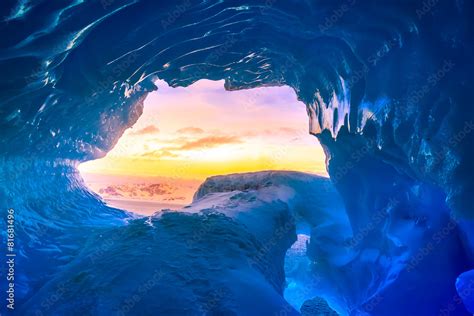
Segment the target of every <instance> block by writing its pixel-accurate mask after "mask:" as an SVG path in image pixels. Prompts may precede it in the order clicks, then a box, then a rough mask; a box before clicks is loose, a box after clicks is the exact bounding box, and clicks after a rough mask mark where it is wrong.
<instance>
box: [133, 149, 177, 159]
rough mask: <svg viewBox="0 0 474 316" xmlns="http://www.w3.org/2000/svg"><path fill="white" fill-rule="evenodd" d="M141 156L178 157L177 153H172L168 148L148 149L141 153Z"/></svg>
mask: <svg viewBox="0 0 474 316" xmlns="http://www.w3.org/2000/svg"><path fill="white" fill-rule="evenodd" d="M141 156H142V157H145V158H175V157H178V155H176V154H174V153H172V152H171V151H170V150H168V149H160V150H154V151H149V152H146V153H144V154H142V155H141Z"/></svg>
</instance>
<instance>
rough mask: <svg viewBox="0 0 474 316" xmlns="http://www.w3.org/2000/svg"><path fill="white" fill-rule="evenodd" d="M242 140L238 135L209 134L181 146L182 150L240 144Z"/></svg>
mask: <svg viewBox="0 0 474 316" xmlns="http://www.w3.org/2000/svg"><path fill="white" fill-rule="evenodd" d="M241 142H242V140H241V139H240V138H238V137H237V136H208V137H203V138H200V139H197V140H194V141H190V142H187V143H185V144H183V145H181V146H180V147H179V149H180V150H190V149H200V148H211V147H217V146H221V145H228V144H238V143H241Z"/></svg>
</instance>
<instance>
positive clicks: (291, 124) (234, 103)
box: [80, 80, 326, 179]
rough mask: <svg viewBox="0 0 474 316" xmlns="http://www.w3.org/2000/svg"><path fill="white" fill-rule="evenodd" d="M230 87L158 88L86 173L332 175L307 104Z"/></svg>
mask: <svg viewBox="0 0 474 316" xmlns="http://www.w3.org/2000/svg"><path fill="white" fill-rule="evenodd" d="M223 86H224V82H223V81H209V80H201V81H199V82H197V83H195V84H193V85H192V86H190V87H187V88H171V87H168V85H167V84H166V83H165V82H162V81H159V82H158V88H159V89H158V91H157V92H155V93H152V94H150V95H149V96H148V98H147V99H146V101H145V108H144V112H143V115H142V116H141V118H140V119H139V120H138V122H137V123H136V124H135V125H134V126H133V128H131V129H129V130H127V131H126V132H125V134H124V135H123V136H122V138H121V139H120V140H119V142H118V144H117V145H116V146H115V148H114V149H113V150H112V151H111V152H109V153H108V154H107V156H106V157H105V158H103V159H99V160H95V161H89V162H87V163H84V164H82V165H81V166H80V170H81V172H83V173H84V172H85V173H96V174H114V175H138V176H162V177H173V178H182V179H204V178H206V177H208V176H211V175H218V174H228V173H235V172H247V171H258V170H269V169H283V170H298V171H305V172H312V173H318V174H324V175H325V174H326V170H325V166H324V154H323V151H322V149H321V147H320V145H319V144H318V141H317V139H316V138H315V137H314V136H311V135H309V134H308V118H307V114H306V109H305V107H304V105H303V103H301V102H298V101H297V99H296V95H295V93H294V91H293V90H292V89H290V88H288V87H273V88H258V89H252V90H242V91H231V92H229V91H225V90H224V87H223Z"/></svg>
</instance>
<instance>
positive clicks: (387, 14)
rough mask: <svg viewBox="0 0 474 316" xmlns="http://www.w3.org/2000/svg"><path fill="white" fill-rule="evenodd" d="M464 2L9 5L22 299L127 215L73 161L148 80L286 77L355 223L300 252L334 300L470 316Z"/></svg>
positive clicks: (1, 93)
mask: <svg viewBox="0 0 474 316" xmlns="http://www.w3.org/2000/svg"><path fill="white" fill-rule="evenodd" d="M473 14H474V8H473V4H472V2H470V1H454V2H448V1H432V2H429V1H421V0H420V1H389V0H387V1H382V2H381V1H374V0H372V1H371V0H364V1H351V0H347V1H317V0H315V1H293V0H292V1H264V2H261V1H192V0H189V1H188V0H184V1H182V2H164V1H145V0H137V1H130V0H116V1H100V2H99V1H76V0H70V1H60V2H51V1H46V0H43V1H41V0H33V1H23V0H6V1H4V2H2V4H1V5H0V16H2V17H3V18H2V20H1V22H0V32H1V35H2V40H1V41H0V70H1V73H2V77H1V78H0V87H1V89H0V130H1V135H0V155H1V160H0V164H1V175H2V176H1V177H0V181H1V182H0V197H1V199H0V205H1V209H2V214H5V216H6V210H7V209H9V208H14V209H16V214H17V217H18V222H17V225H18V226H17V227H18V235H17V246H18V247H17V251H18V260H19V264H18V269H19V270H18V292H17V303H18V304H23V303H25V302H26V301H28V300H29V299H31V298H32V297H33V296H34V295H35V294H36V293H37V291H38V289H39V287H41V286H42V285H43V284H45V282H47V281H48V280H50V279H51V278H54V277H55V275H56V274H57V273H60V272H61V271H64V268H65V266H66V265H67V264H68V263H70V262H71V261H72V260H74V258H76V256H78V254H79V253H80V252H81V250H82V249H84V247H85V246H84V245H85V243H86V241H87V239H88V238H89V237H90V236H92V235H93V233H94V232H99V235H100V231H101V230H103V229H106V230H108V229H115V228H116V227H121V226H123V227H127V225H128V224H127V223H128V220H129V219H130V215H129V214H127V213H124V212H122V211H118V210H114V209H111V208H108V207H106V206H104V205H103V203H102V202H100V201H99V200H98V198H97V197H96V196H94V195H92V194H90V193H89V192H88V191H87V190H86V189H85V188H84V186H83V183H82V182H81V180H80V179H79V177H78V175H77V172H76V170H75V167H76V166H77V164H78V163H80V162H81V161H85V160H89V159H94V158H99V157H102V156H104V155H105V154H106V153H107V151H109V150H110V149H111V148H112V147H113V146H114V144H115V143H116V142H117V140H118V138H119V137H120V136H121V134H122V133H123V131H124V130H125V129H127V128H128V127H130V126H132V125H133V123H134V122H135V121H136V120H137V119H138V117H139V116H140V115H141V113H142V102H143V100H144V98H145V97H146V95H147V93H148V92H150V91H153V90H154V89H156V88H155V86H154V85H153V80H154V79H155V78H161V79H164V80H166V81H167V82H168V83H170V84H171V85H173V86H187V85H189V84H191V83H193V82H195V81H196V80H199V79H202V78H207V79H216V80H217V79H225V82H226V83H225V86H226V88H227V89H228V90H234V89H247V88H252V87H257V86H272V85H288V86H291V87H292V88H294V89H295V91H296V93H297V95H298V97H299V99H300V100H301V101H302V102H304V103H305V104H306V106H307V109H308V115H309V132H311V133H313V134H314V135H316V136H318V137H319V138H320V141H321V143H322V144H323V146H324V148H325V150H326V154H327V157H328V170H329V173H330V175H331V178H332V182H333V184H334V185H335V186H336V187H337V188H338V190H339V191H340V193H341V195H342V198H343V200H344V203H345V206H346V212H347V216H348V218H349V219H350V221H351V226H352V229H351V230H352V232H351V233H353V234H354V236H352V237H350V238H348V240H347V241H345V242H342V244H340V243H341V240H340V239H341V236H344V234H343V233H338V234H337V235H338V238H335V240H330V241H328V242H330V244H331V245H335V246H334V247H329V249H325V248H324V242H325V241H327V236H326V234H325V233H321V231H320V230H319V229H315V230H314V231H313V232H311V236H312V237H311V242H310V243H311V244H313V245H314V247H309V248H308V249H309V250H308V251H309V252H308V257H309V258H311V260H312V262H314V263H315V265H314V271H325V272H326V275H330V276H331V277H333V280H334V281H333V282H328V283H327V284H326V285H325V286H324V287H322V288H324V289H325V292H326V294H327V295H328V296H331V297H332V303H333V304H336V305H339V306H342V307H341V308H340V310H341V309H342V310H345V311H346V313H347V314H351V313H353V314H354V313H359V314H360V313H362V314H364V313H365V314H373V315H399V314H400V311H403V313H404V314H408V315H410V314H417V315H432V314H433V313H435V314H436V313H438V312H446V310H448V311H449V313H451V315H464V314H466V313H467V310H469V309H471V308H472V307H471V306H472V305H471V302H472V293H470V292H469V291H462V289H463V288H465V286H464V285H463V284H465V282H468V281H466V276H465V274H461V273H463V272H466V271H470V270H472V268H473V260H474V234H473V230H474V225H473V217H474V211H473V205H474V203H473V198H472V197H473V196H474V181H473V177H472V173H473V168H472V161H474V159H473V158H474V149H473V148H474V137H473V133H472V132H473V130H474V124H473V122H474V113H473V108H472V106H471V105H470V103H471V100H472V99H473V95H472V94H473V92H472V89H471V83H472V82H473V73H474V66H473V65H474V63H473V60H472V56H473V55H474V54H473V53H474V49H473V48H474V47H473V45H474V43H473V41H472V38H473V33H474V27H473V21H474V19H473ZM236 110H239V109H236ZM302 124H303V123H302ZM5 224H6V223H5V222H4V221H2V222H1V225H2V232H5V230H6V226H5ZM44 232H47V233H44ZM323 232H324V230H323ZM94 236H95V235H94ZM344 238H345V237H344ZM2 240H3V241H5V240H6V234H5V233H2ZM98 244H100V242H98ZM335 249H338V251H334V252H333V251H332V250H335ZM330 250H331V251H330ZM329 254H330V255H329ZM324 256H329V258H331V260H319V259H320V258H322V257H324ZM318 258H319V259H318ZM50 260H52V261H50ZM46 262H48V264H47V263H46ZM92 268H93V267H92ZM39 270H41V273H39ZM408 270H410V271H408ZM328 271H331V273H329V272H328ZM43 272H44V273H43ZM2 273H3V271H2ZM458 277H459V278H458ZM78 278H79V279H78V280H81V276H80V275H79V276H78ZM456 280H457V281H456ZM123 282H126V281H125V280H124V281H123ZM468 284H469V282H468ZM2 285H3V283H2ZM2 290H3V289H2ZM456 290H457V291H456ZM460 291H461V292H460ZM420 293H423V294H427V297H426V298H424V299H423V300H422V301H423V302H426V304H419V302H420V295H421V294H420ZM456 293H457V294H456ZM461 293H462V294H461ZM466 293H467V294H466ZM428 294H429V295H428ZM401 301H402V302H404V303H403V304H400V302H401ZM48 302H50V301H48ZM453 302H454V303H453ZM450 304H451V305H452V307H449V306H451V305H450ZM53 305H54V304H53ZM2 308H3V307H2ZM453 308H454V309H453ZM466 308H467V309H466ZM451 309H452V310H451ZM2 311H3V310H2ZM471 312H472V310H471Z"/></svg>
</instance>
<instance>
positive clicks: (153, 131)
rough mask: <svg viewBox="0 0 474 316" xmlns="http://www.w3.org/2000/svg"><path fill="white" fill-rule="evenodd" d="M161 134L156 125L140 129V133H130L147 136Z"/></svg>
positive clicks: (131, 133)
mask: <svg viewBox="0 0 474 316" xmlns="http://www.w3.org/2000/svg"><path fill="white" fill-rule="evenodd" d="M159 132H160V129H159V128H158V127H156V126H155V125H148V126H146V127H144V128H142V129H139V130H138V131H132V132H130V135H147V134H156V133H159Z"/></svg>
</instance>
